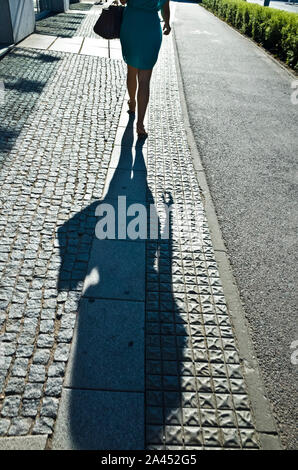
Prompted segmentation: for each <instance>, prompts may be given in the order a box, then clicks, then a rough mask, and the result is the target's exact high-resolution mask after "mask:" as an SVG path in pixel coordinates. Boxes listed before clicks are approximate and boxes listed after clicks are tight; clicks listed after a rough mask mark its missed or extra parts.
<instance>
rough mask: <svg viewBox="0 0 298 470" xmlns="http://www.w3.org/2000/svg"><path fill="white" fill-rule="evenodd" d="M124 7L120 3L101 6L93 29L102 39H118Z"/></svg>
mask: <svg viewBox="0 0 298 470" xmlns="http://www.w3.org/2000/svg"><path fill="white" fill-rule="evenodd" d="M124 8H125V7H124V6H122V5H110V6H109V8H106V9H105V8H103V10H102V13H101V15H100V17H99V18H98V20H97V22H96V23H95V25H94V28H93V31H94V32H95V33H96V34H98V36H101V37H102V38H104V39H119V38H120V29H121V23H122V16H123V11H124Z"/></svg>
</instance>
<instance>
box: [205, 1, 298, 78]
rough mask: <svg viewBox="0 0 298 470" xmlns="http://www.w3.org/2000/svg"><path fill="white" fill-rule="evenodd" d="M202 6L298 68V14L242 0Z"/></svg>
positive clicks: (209, 2) (216, 2)
mask: <svg viewBox="0 0 298 470" xmlns="http://www.w3.org/2000/svg"><path fill="white" fill-rule="evenodd" d="M203 5H204V6H205V7H206V8H207V9H208V10H210V11H212V12H213V13H215V14H216V15H217V16H219V17H220V18H222V19H223V20H225V21H226V22H227V23H229V24H230V25H232V26H234V27H235V28H237V29H239V31H241V33H244V34H246V35H247V36H249V37H251V38H252V39H254V40H255V41H256V42H257V43H259V44H261V45H262V46H263V47H265V48H266V49H267V50H268V51H270V52H272V53H273V54H274V55H276V56H277V57H278V58H279V59H281V60H283V61H284V62H285V63H286V64H288V65H289V66H290V67H292V68H293V69H294V70H296V71H298V14H297V13H289V12H286V11H281V10H276V9H274V8H269V7H263V6H260V5H257V4H255V3H248V2H246V1H243V0H203Z"/></svg>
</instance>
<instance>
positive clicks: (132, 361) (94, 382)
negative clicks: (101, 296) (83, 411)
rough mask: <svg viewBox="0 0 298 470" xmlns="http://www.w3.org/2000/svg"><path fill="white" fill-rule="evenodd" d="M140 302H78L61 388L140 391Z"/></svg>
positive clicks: (142, 331) (141, 380)
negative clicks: (63, 382)
mask: <svg viewBox="0 0 298 470" xmlns="http://www.w3.org/2000/svg"><path fill="white" fill-rule="evenodd" d="M144 324H145V309H144V303H143V302H129V301H124V300H95V301H92V300H90V299H89V300H88V299H83V300H82V301H81V303H80V309H79V313H78V319H77V325H76V330H75V334H74V338H73V343H72V349H71V354H70V358H69V362H68V366H67V373H66V379H65V386H67V387H71V388H87V389H97V390H120V391H121V390H125V391H129V390H132V391H140V392H144Z"/></svg>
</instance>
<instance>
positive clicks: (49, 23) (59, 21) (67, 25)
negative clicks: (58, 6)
mask: <svg viewBox="0 0 298 470" xmlns="http://www.w3.org/2000/svg"><path fill="white" fill-rule="evenodd" d="M85 17H86V15H85V14H84V13H83V12H82V14H80V13H75V12H72V13H59V14H58V15H51V16H48V17H46V18H44V19H42V20H39V21H37V23H36V33H37V34H47V35H51V36H60V37H65V38H72V37H73V36H78V34H77V31H78V29H79V27H80V25H81V24H82V22H84V20H85Z"/></svg>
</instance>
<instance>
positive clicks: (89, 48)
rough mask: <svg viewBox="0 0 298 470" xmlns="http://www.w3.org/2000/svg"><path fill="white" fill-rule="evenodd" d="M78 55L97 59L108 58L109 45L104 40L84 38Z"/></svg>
mask: <svg viewBox="0 0 298 470" xmlns="http://www.w3.org/2000/svg"><path fill="white" fill-rule="evenodd" d="M80 54H87V55H93V56H97V57H106V58H108V57H109V44H108V41H107V40H105V39H92V38H85V39H84V42H83V45H82V48H81V50H80Z"/></svg>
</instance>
